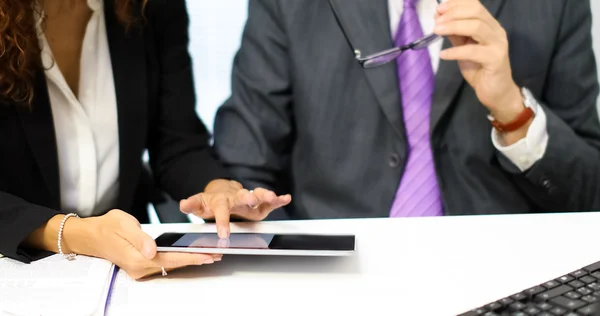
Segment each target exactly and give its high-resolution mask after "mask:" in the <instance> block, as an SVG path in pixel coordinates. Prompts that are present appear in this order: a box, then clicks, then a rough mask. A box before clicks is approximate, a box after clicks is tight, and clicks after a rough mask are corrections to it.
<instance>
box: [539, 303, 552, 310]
mask: <svg viewBox="0 0 600 316" xmlns="http://www.w3.org/2000/svg"><path fill="white" fill-rule="evenodd" d="M537 307H538V308H539V309H541V310H543V311H547V310H549V309H551V308H552V307H553V306H552V305H550V304H548V303H546V302H543V303H539V304H537Z"/></svg>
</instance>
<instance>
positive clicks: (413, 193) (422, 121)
mask: <svg viewBox="0 0 600 316" xmlns="http://www.w3.org/2000/svg"><path fill="white" fill-rule="evenodd" d="M417 2H418V0H404V13H403V14H402V19H401V20H400V26H399V27H398V33H397V34H396V40H395V42H396V45H398V46H400V45H405V44H408V43H410V42H411V41H414V40H416V39H419V38H421V37H423V29H422V28H421V23H420V22H419V16H418V14H417V9H416V4H417ZM397 63H398V78H399V82H400V91H401V95H402V105H403V111H404V112H403V113H404V123H405V125H406V135H407V137H408V144H409V155H408V162H407V163H406V168H405V170H404V174H403V175H402V180H401V181H400V185H399V188H398V191H397V192H396V198H395V200H394V204H393V205H392V209H391V211H390V216H391V217H413V216H414V217H416V216H440V215H443V211H442V203H441V198H440V191H439V188H438V184H437V179H436V175H435V167H434V164H433V155H432V152H431V146H430V143H429V124H430V119H429V113H430V111H431V97H432V95H433V89H434V83H435V81H434V79H435V76H434V73H433V68H432V66H431V57H430V56H429V51H428V50H427V49H422V50H409V51H407V52H405V53H404V54H402V56H400V57H399V58H398V60H397Z"/></svg>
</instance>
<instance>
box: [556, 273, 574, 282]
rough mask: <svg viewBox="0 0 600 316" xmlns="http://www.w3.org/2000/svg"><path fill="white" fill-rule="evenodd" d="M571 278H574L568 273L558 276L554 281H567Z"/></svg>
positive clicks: (571, 279)
mask: <svg viewBox="0 0 600 316" xmlns="http://www.w3.org/2000/svg"><path fill="white" fill-rule="evenodd" d="M573 280H574V278H573V277H572V276H570V275H563V276H561V277H560V278H558V279H556V281H558V282H560V283H569V282H571V281H573Z"/></svg>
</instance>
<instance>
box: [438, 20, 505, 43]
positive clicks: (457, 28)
mask: <svg viewBox="0 0 600 316" xmlns="http://www.w3.org/2000/svg"><path fill="white" fill-rule="evenodd" d="M434 33H435V34H437V35H440V36H452V35H457V36H464V37H471V38H473V39H474V40H475V41H477V42H478V43H481V44H489V43H493V42H496V37H497V36H499V35H498V34H496V33H495V32H494V30H493V29H492V28H491V27H490V26H489V25H488V24H487V23H485V22H483V21H481V20H475V19H471V20H459V21H450V22H446V23H443V24H438V25H436V26H435V29H434Z"/></svg>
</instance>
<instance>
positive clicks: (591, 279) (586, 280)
mask: <svg viewBox="0 0 600 316" xmlns="http://www.w3.org/2000/svg"><path fill="white" fill-rule="evenodd" d="M579 281H581V282H583V283H585V284H590V283H594V282H596V281H598V279H596V278H594V277H593V276H590V275H586V276H584V277H581V278H580V279H579Z"/></svg>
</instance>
